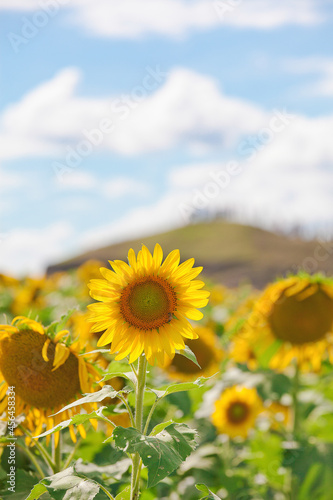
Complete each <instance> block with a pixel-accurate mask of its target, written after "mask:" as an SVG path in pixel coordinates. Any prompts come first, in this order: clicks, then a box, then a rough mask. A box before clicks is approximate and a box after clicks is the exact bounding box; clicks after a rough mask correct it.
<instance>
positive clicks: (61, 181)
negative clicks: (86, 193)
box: [57, 171, 97, 191]
mask: <svg viewBox="0 0 333 500" xmlns="http://www.w3.org/2000/svg"><path fill="white" fill-rule="evenodd" d="M57 184H58V186H59V187H61V188H65V189H72V190H78V191H81V190H90V189H93V188H95V187H96V185H97V180H96V178H95V177H94V176H93V175H92V174H90V173H88V172H82V171H73V172H68V173H66V175H63V176H62V177H59V178H57Z"/></svg>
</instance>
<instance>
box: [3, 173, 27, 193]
mask: <svg viewBox="0 0 333 500" xmlns="http://www.w3.org/2000/svg"><path fill="white" fill-rule="evenodd" d="M24 183H25V176H24V175H19V174H16V173H12V172H9V170H5V169H4V168H3V167H2V168H1V167H0V192H1V193H2V192H3V193H8V191H14V190H15V189H17V188H18V187H20V186H22V185H24Z"/></svg>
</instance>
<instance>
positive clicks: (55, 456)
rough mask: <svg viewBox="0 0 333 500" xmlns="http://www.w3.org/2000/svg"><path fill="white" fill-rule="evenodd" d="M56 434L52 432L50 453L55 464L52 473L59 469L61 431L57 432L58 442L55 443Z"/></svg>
mask: <svg viewBox="0 0 333 500" xmlns="http://www.w3.org/2000/svg"><path fill="white" fill-rule="evenodd" d="M55 440H56V434H52V455H53V462H54V465H55V470H54V473H55V474H56V473H57V472H60V471H61V433H59V439H58V443H57V444H55Z"/></svg>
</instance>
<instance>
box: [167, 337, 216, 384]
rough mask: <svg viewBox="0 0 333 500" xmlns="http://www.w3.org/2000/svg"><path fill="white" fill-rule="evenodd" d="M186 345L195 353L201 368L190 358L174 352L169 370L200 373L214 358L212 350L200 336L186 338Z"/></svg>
mask: <svg viewBox="0 0 333 500" xmlns="http://www.w3.org/2000/svg"><path fill="white" fill-rule="evenodd" d="M186 345H188V346H189V348H190V349H191V350H192V351H193V353H194V354H195V356H196V358H197V361H198V363H199V365H200V366H201V369H200V368H199V367H198V366H197V365H196V364H195V363H193V361H191V360H190V359H187V358H185V356H182V355H181V354H176V355H175V357H174V358H173V360H172V363H171V365H170V369H171V371H177V372H180V373H185V374H189V375H191V374H192V373H193V374H196V373H200V372H201V371H202V370H205V369H206V368H207V367H208V366H209V365H210V363H211V362H212V361H213V360H214V359H215V358H214V352H213V351H212V349H211V347H210V346H208V345H207V344H205V343H204V342H203V341H202V340H201V338H200V337H199V338H198V339H195V340H186Z"/></svg>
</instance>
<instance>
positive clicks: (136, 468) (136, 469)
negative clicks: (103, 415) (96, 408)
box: [131, 356, 147, 500]
mask: <svg viewBox="0 0 333 500" xmlns="http://www.w3.org/2000/svg"><path fill="white" fill-rule="evenodd" d="M146 374H147V360H146V358H145V356H141V357H140V358H139V368H138V382H137V384H136V390H135V428H136V429H137V430H138V431H140V432H142V427H143V398H144V393H145V387H146ZM132 461H133V466H132V479H131V500H137V499H138V498H139V495H140V472H141V466H142V463H141V460H140V455H139V454H138V453H135V454H134V456H133V460H132Z"/></svg>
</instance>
